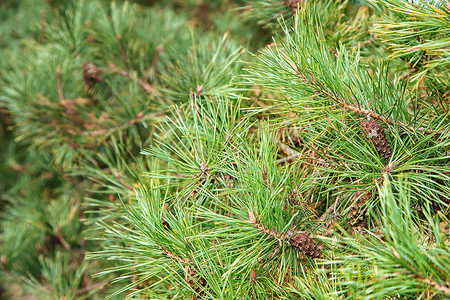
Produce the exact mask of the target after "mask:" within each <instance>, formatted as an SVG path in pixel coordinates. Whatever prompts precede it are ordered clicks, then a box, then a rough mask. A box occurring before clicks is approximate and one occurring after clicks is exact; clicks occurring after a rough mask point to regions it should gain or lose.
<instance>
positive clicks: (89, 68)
mask: <svg viewBox="0 0 450 300" xmlns="http://www.w3.org/2000/svg"><path fill="white" fill-rule="evenodd" d="M102 73H103V70H102V69H100V68H99V67H97V66H96V65H95V64H94V63H93V62H91V61H87V62H85V63H84V64H83V80H84V83H85V84H86V85H87V86H88V88H92V87H93V86H94V85H95V84H96V83H97V82H103V77H102Z"/></svg>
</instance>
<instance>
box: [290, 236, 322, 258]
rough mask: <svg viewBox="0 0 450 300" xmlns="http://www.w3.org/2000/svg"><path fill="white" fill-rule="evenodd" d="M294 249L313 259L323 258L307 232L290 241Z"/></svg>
mask: <svg viewBox="0 0 450 300" xmlns="http://www.w3.org/2000/svg"><path fill="white" fill-rule="evenodd" d="M289 243H290V244H291V246H292V247H294V248H295V249H297V250H300V251H301V252H303V253H304V254H306V255H308V256H310V257H312V258H322V257H323V256H322V251H320V248H319V247H318V246H317V244H316V242H314V240H313V239H312V238H311V234H309V233H307V232H299V233H297V234H296V235H294V236H293V237H291V239H290V240H289Z"/></svg>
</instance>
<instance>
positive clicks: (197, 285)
mask: <svg viewBox="0 0 450 300" xmlns="http://www.w3.org/2000/svg"><path fill="white" fill-rule="evenodd" d="M185 273H186V274H185V276H186V278H185V280H186V282H187V284H189V286H190V287H192V289H193V290H194V292H195V293H196V294H197V295H199V296H202V295H203V293H204V292H203V288H204V287H205V286H206V280H205V279H204V278H203V277H201V276H200V275H199V274H198V272H197V270H195V269H194V268H191V267H189V266H186V267H185Z"/></svg>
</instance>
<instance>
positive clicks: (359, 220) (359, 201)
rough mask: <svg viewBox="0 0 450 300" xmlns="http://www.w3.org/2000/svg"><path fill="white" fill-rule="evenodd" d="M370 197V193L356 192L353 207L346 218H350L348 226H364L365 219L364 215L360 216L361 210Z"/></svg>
mask: <svg viewBox="0 0 450 300" xmlns="http://www.w3.org/2000/svg"><path fill="white" fill-rule="evenodd" d="M371 197H372V193H371V192H363V191H357V192H356V193H355V195H354V196H353V199H352V200H353V201H352V202H353V205H352V206H351V207H350V211H349V213H348V216H349V218H350V224H351V225H354V226H365V225H366V219H365V217H364V215H362V214H361V208H362V206H363V205H364V203H366V202H367V201H368V200H370V198H371Z"/></svg>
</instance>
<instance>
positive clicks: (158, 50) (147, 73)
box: [144, 44, 164, 81]
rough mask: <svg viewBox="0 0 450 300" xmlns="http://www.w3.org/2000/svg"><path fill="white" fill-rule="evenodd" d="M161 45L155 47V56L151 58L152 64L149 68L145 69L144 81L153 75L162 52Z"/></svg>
mask: <svg viewBox="0 0 450 300" xmlns="http://www.w3.org/2000/svg"><path fill="white" fill-rule="evenodd" d="M163 49H164V47H163V45H162V44H161V45H159V46H158V47H156V50H155V55H154V56H153V60H152V64H151V65H150V68H148V69H147V71H145V73H144V77H145V79H147V80H148V81H149V80H150V79H151V77H152V75H153V74H154V73H155V69H156V64H157V63H158V60H159V57H160V56H161V53H162V52H163Z"/></svg>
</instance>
